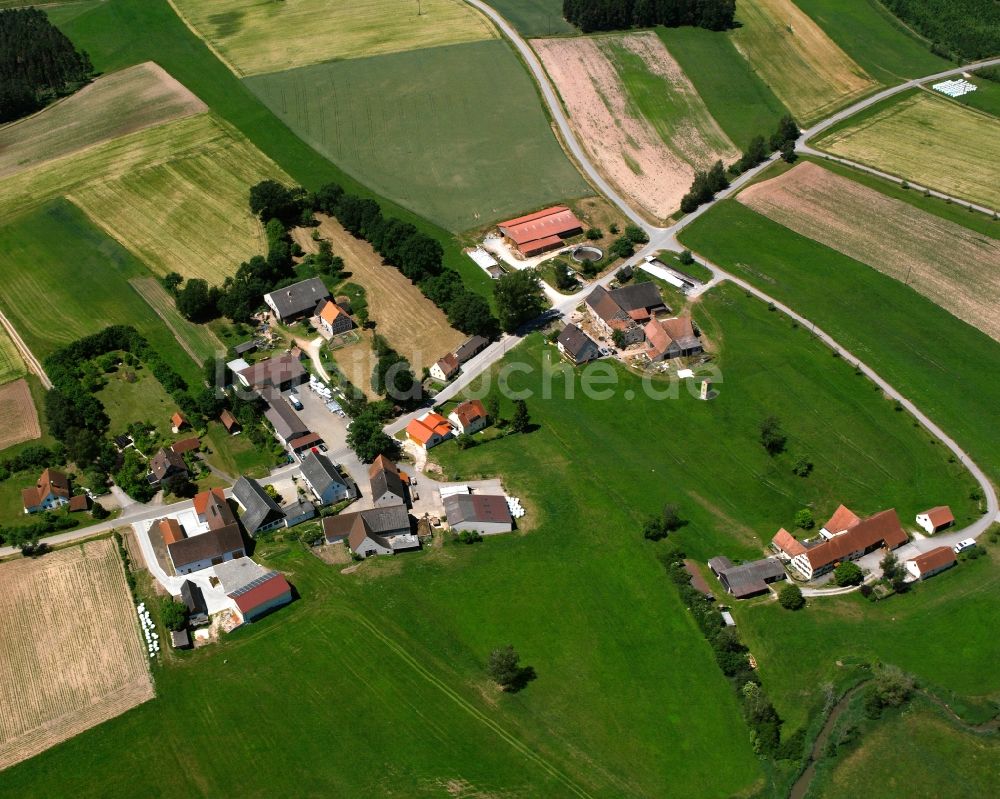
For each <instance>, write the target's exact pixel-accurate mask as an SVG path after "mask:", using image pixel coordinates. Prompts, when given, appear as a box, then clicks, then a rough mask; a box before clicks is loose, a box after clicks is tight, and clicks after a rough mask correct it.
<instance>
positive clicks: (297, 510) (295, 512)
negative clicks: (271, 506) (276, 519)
mask: <svg viewBox="0 0 1000 799" xmlns="http://www.w3.org/2000/svg"><path fill="white" fill-rule="evenodd" d="M281 512H282V513H283V514H284V516H285V518H286V519H297V518H298V517H299V516H305V515H306V514H307V513H311V514H315V513H316V506H315V505H313V504H312V503H311V502H310V501H309V500H308V499H306V498H305V497H300V496H298V495H296V496H295V501H294V502H289V503H288V504H287V505H285V506H284V507H282V509H281Z"/></svg>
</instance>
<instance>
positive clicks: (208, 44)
mask: <svg viewBox="0 0 1000 799" xmlns="http://www.w3.org/2000/svg"><path fill="white" fill-rule="evenodd" d="M167 2H168V3H169V4H170V8H171V9H172V10H173V12H174V13H175V14H176V15H177V18H178V19H179V20H180V21H181V22H183V23H184V27H185V28H187V29H188V30H189V31H191V33H192V34H194V36H195V38H196V39H198V40H199V41H200V42H202V43H203V44H204V45H205V47H207V48H208V49H209V50H211V51H212V55H214V56H215V57H216V58H218V59H219V60H220V61H221V62H222V63H223V64H225V65H226V68H227V69H228V70H229V71H230V72H232V73H233V74H234V75H235V76H236V77H237V78H239V79H240V80H242V79H243V78H245V77H246V75H245V74H244V73H243V72H241V71H240V70H238V69H237V68H236V65H235V64H233V63H231V62H230V61H229V59H228V58H226V57H225V56H224V55H223V54H222V53H221V52H220V51H219V49H218V48H217V47H216V46H215V45H214V44H212V43H211V42H210V41H209V40H208V39H206V38H205V37H204V36H202V35H201V34H200V33H198V31H197V30H196V29H195V27H194V26H193V25H192V24H191V23H190V22H188V19H187V17H185V16H184V15H183V14H182V13H181V10H180V9H179V8H178V7H177V4H176V3H175V2H174V0H167Z"/></svg>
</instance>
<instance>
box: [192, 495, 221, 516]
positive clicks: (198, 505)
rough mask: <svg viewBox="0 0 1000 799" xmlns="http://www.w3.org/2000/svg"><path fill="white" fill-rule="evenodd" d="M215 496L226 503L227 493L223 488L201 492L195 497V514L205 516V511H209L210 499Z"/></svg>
mask: <svg viewBox="0 0 1000 799" xmlns="http://www.w3.org/2000/svg"><path fill="white" fill-rule="evenodd" d="M212 496H215V498H216V499H217V500H219V501H220V502H222V503H225V501H226V492H225V491H223V490H222V489H221V488H212V489H209V490H208V491H199V492H198V493H197V494H195V495H194V512H195V513H197V514H198V515H199V516H204V515H205V511H206V510H207V509H208V500H209V498H210V497H212Z"/></svg>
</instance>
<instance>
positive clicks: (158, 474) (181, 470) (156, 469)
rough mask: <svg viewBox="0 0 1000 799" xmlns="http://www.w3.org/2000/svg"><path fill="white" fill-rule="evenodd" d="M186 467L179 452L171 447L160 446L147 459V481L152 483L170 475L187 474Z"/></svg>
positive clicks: (155, 483)
mask: <svg viewBox="0 0 1000 799" xmlns="http://www.w3.org/2000/svg"><path fill="white" fill-rule="evenodd" d="M187 473H188V469H187V465H186V464H185V463H184V458H182V457H181V455H180V453H178V452H174V451H173V450H172V449H164V448H162V447H161V448H160V449H159V450H157V452H156V454H155V455H154V456H153V457H152V458H150V459H149V478H150V479H149V481H150V482H151V483H153V484H154V485H157V484H159V483H162V482H163V481H164V480H170V479H171V478H172V477H181V476H187Z"/></svg>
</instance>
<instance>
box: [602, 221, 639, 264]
mask: <svg viewBox="0 0 1000 799" xmlns="http://www.w3.org/2000/svg"><path fill="white" fill-rule="evenodd" d="M648 241H649V236H647V235H646V231H645V230H643V229H642V228H641V227H639V226H638V225H626V226H625V230H624V231H623V232H622V235H620V236H619V237H618V238H617V239H615V240H614V241H613V242H612V243H611V246H610V247H608V254H609V255H612V256H617V257H618V258H631V257H632V254H633V253H634V252H635V248H636V245H638V244H645V243H646V242H648Z"/></svg>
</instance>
